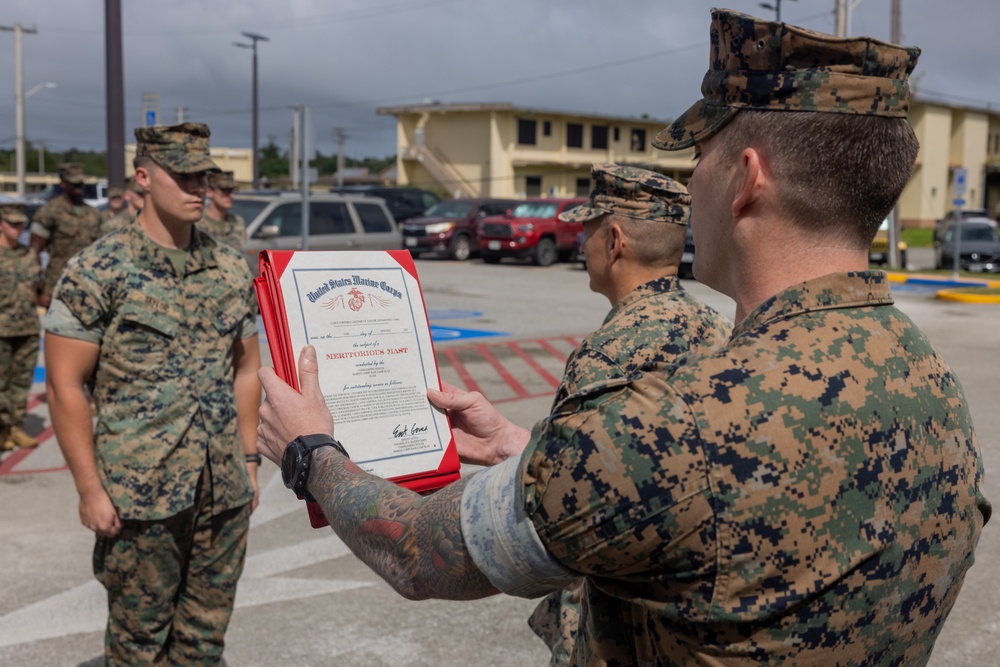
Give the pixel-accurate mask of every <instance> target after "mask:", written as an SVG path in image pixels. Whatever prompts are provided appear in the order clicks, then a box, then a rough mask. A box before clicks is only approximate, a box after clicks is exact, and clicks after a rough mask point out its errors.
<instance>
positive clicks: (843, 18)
mask: <svg viewBox="0 0 1000 667" xmlns="http://www.w3.org/2000/svg"><path fill="white" fill-rule="evenodd" d="M847 11H848V10H847V0H837V4H836V7H835V10H834V14H835V16H836V24H837V37H847Z"/></svg>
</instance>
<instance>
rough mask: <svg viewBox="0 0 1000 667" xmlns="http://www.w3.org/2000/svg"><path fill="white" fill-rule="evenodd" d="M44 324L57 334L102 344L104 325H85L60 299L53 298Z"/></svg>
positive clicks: (50, 331) (45, 327) (49, 330)
mask: <svg viewBox="0 0 1000 667" xmlns="http://www.w3.org/2000/svg"><path fill="white" fill-rule="evenodd" d="M42 326H43V328H44V329H45V330H46V331H48V332H49V333H53V334H55V335H57V336H63V337H65V338H74V339H76V340H82V341H86V342H88V343H96V344H97V345H100V344H101V340H102V339H103V338H104V329H103V327H101V326H96V325H91V326H87V325H85V324H84V323H83V322H81V321H80V320H79V319H78V318H77V317H76V316H75V315H73V313H72V312H71V311H70V309H69V307H68V306H66V304H65V303H63V302H62V301H60V300H59V299H52V304H51V305H50V306H49V310H48V312H46V313H45V318H44V320H43V322H42Z"/></svg>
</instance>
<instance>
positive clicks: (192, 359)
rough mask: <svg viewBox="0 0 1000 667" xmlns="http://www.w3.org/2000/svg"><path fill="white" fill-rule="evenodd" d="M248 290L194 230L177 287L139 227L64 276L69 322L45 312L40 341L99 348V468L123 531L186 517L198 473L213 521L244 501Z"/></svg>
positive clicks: (238, 261)
mask: <svg viewBox="0 0 1000 667" xmlns="http://www.w3.org/2000/svg"><path fill="white" fill-rule="evenodd" d="M251 280H252V278H251V276H250V271H249V268H248V267H247V263H246V261H245V260H244V259H243V258H242V257H240V256H239V255H237V254H236V253H235V252H233V251H232V250H230V249H229V248H225V247H220V246H219V245H218V244H217V243H216V242H215V240H214V239H212V238H211V237H209V236H206V235H204V234H202V233H200V232H199V231H198V230H197V229H195V230H193V234H192V240H191V246H190V253H189V255H188V257H187V263H186V265H185V267H184V275H178V274H177V273H176V272H175V269H174V265H173V264H172V263H171V262H170V260H169V259H168V257H167V256H166V254H165V252H164V251H163V250H162V249H160V247H159V246H157V245H156V244H155V243H153V242H152V241H150V240H149V239H148V238H147V237H146V235H145V234H144V233H143V231H142V229H141V228H140V227H139V226H138V225H129V226H128V227H126V228H125V229H122V230H120V231H118V232H114V233H112V234H110V235H108V236H105V237H104V238H102V239H101V240H100V241H98V242H97V243H95V244H94V245H92V246H90V247H89V248H87V249H86V250H84V251H83V252H81V253H80V254H78V255H77V256H76V257H74V258H73V259H72V260H71V261H70V263H69V264H68V265H67V266H66V271H65V273H64V274H63V277H62V279H61V280H60V282H59V286H58V289H57V291H56V295H55V299H57V300H58V301H60V302H62V303H63V304H65V306H66V307H67V308H68V309H69V312H70V313H71V314H72V316H73V317H74V318H75V320H74V322H63V321H58V320H56V318H54V317H51V313H52V311H51V310H50V317H49V318H47V319H46V321H45V330H46V331H47V332H51V333H53V334H57V335H61V336H67V337H71V338H84V339H86V337H87V336H90V335H93V334H95V333H96V335H97V336H99V337H100V339H99V344H100V348H101V349H100V356H99V361H98V366H97V371H96V385H95V387H94V399H95V402H96V403H97V407H98V416H97V426H96V427H95V430H94V441H95V446H96V455H97V468H98V473H99V475H100V477H101V481H102V483H103V484H104V488H105V489H106V490H107V491H108V494H109V495H110V496H111V499H112V501H113V502H114V505H115V508H116V509H117V510H118V514H119V515H120V516H121V517H122V519H136V520H144V521H149V520H159V519H164V518H166V517H169V516H172V515H174V514H176V513H178V512H180V511H182V510H184V509H186V508H188V507H190V506H191V505H192V503H193V502H194V495H195V490H196V488H197V482H198V476H199V475H200V474H201V471H202V470H203V469H205V468H206V466H207V468H208V469H209V470H210V471H211V475H212V491H213V494H214V504H213V511H214V512H216V513H218V512H221V511H223V510H225V509H233V508H236V507H240V506H242V505H244V504H246V503H248V502H250V500H251V499H252V498H253V488H252V487H251V484H250V478H249V475H248V473H247V470H246V464H245V462H244V458H243V444H242V440H241V438H240V435H239V433H238V431H237V428H236V404H235V396H234V392H233V345H234V344H235V343H236V341H238V340H242V339H245V338H247V337H249V336H254V335H256V333H257V321H256V311H255V302H256V300H255V298H254V295H253V291H252V289H251ZM76 320H78V322H76ZM81 326H82V327H84V328H86V331H81V330H80V327H81Z"/></svg>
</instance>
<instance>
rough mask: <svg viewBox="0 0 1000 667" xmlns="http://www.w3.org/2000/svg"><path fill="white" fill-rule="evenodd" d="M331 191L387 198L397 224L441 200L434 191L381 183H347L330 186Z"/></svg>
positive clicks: (415, 215)
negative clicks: (382, 184)
mask: <svg viewBox="0 0 1000 667" xmlns="http://www.w3.org/2000/svg"><path fill="white" fill-rule="evenodd" d="M330 192H337V193H340V194H345V195H346V194H351V195H365V196H366V197H381V198H382V199H384V200H385V205H386V206H388V207H389V212H390V213H392V217H394V218H395V219H396V223H397V224H402V223H404V222H406V221H407V220H409V219H410V218H416V217H417V216H420V215H423V214H424V211H426V210H427V209H429V208H430V207H431V206H434V204H437V203H439V202H440V201H441V198H440V197H438V196H437V195H436V194H434V193H433V192H430V191H428V190H421V189H420V188H391V187H384V186H380V185H346V186H344V187H342V188H337V187H333V188H330Z"/></svg>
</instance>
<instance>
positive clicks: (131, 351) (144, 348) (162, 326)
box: [109, 304, 178, 372]
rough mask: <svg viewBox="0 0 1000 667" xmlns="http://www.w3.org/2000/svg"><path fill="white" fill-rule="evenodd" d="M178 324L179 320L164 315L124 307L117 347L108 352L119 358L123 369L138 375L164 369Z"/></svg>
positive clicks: (115, 344) (116, 337)
mask: <svg viewBox="0 0 1000 667" xmlns="http://www.w3.org/2000/svg"><path fill="white" fill-rule="evenodd" d="M177 325H178V323H177V320H175V319H173V318H171V317H170V316H168V315H166V314H165V313H159V312H155V311H151V310H148V309H145V308H142V307H141V306H138V305H135V304H125V305H124V306H123V307H122V309H121V315H120V318H119V324H118V330H117V332H116V336H115V339H114V341H113V346H114V347H113V350H109V353H110V354H113V355H115V356H116V357H118V358H119V359H120V362H121V365H122V366H123V367H126V368H129V369H132V370H135V371H137V372H139V371H141V370H143V369H151V368H162V366H163V365H164V364H166V362H167V358H168V354H169V352H170V349H171V347H172V345H173V341H174V334H175V333H176V331H177Z"/></svg>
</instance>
